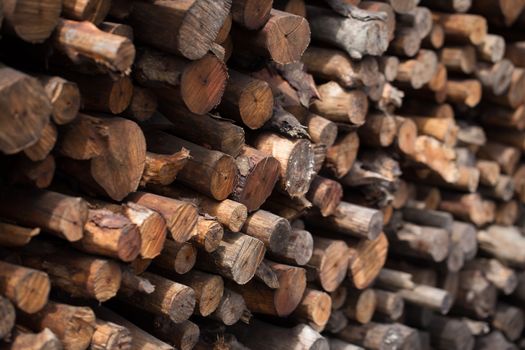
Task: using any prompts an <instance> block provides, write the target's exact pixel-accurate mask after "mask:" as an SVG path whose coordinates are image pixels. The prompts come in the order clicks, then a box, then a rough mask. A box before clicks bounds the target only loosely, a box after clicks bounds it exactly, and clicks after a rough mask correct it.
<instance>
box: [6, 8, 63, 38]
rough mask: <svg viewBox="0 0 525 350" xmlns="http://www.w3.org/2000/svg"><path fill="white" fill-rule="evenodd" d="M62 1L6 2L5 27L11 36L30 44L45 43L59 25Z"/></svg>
mask: <svg viewBox="0 0 525 350" xmlns="http://www.w3.org/2000/svg"><path fill="white" fill-rule="evenodd" d="M61 10H62V1H56V0H51V1H46V2H40V1H36V2H34V1H28V0H6V1H4V2H3V16H4V27H6V29H7V30H8V32H9V33H10V34H14V35H16V36H17V37H19V38H20V39H22V40H24V41H27V42H30V43H41V42H44V41H45V40H46V39H47V38H49V36H50V35H51V34H52V32H53V30H54V29H55V27H56V25H57V24H58V21H59V17H60V11H61Z"/></svg>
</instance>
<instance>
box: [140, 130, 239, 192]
mask: <svg viewBox="0 0 525 350" xmlns="http://www.w3.org/2000/svg"><path fill="white" fill-rule="evenodd" d="M146 139H147V143H148V149H150V150H151V151H153V152H157V153H164V154H171V153H174V152H178V151H180V150H181V149H183V148H185V149H187V150H189V151H190V154H191V158H190V159H189V160H188V162H187V163H186V165H185V166H184V168H182V170H181V171H180V172H179V174H178V179H179V180H180V181H182V182H184V183H185V184H187V185H188V186H190V187H192V188H193V189H195V190H196V191H199V192H201V193H204V194H206V195H209V196H211V197H213V198H215V199H217V200H223V199H226V198H227V197H228V196H229V195H230V194H231V193H232V192H233V189H234V188H235V185H236V183H237V167H236V166H235V161H234V159H233V158H232V157H231V156H229V155H227V154H224V153H222V152H218V151H211V150H207V149H205V148H204V147H201V146H198V145H196V144H194V143H191V142H188V141H185V140H183V139H180V138H178V137H176V136H172V135H169V134H167V133H165V132H162V131H148V132H146Z"/></svg>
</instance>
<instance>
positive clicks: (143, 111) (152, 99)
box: [122, 86, 158, 122]
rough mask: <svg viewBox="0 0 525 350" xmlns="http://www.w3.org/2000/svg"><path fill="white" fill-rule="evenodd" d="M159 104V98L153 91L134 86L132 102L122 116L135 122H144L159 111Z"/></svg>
mask: <svg viewBox="0 0 525 350" xmlns="http://www.w3.org/2000/svg"><path fill="white" fill-rule="evenodd" d="M157 104H158V102H157V96H156V95H155V94H154V93H153V92H152V91H151V90H149V89H145V88H143V87H140V86H133V96H132V97H131V102H130V103H129V106H128V108H126V110H125V111H124V112H122V114H123V115H125V116H126V117H128V118H131V119H133V120H135V121H138V122H143V121H146V120H148V119H150V118H151V117H152V116H153V114H154V113H155V111H156V110H157Z"/></svg>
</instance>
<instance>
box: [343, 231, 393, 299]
mask: <svg viewBox="0 0 525 350" xmlns="http://www.w3.org/2000/svg"><path fill="white" fill-rule="evenodd" d="M347 244H348V246H349V255H350V257H349V263H348V277H349V279H351V283H352V285H353V286H354V287H355V288H357V289H363V288H367V287H368V286H369V285H370V284H371V283H372V282H373V281H374V280H375V279H376V277H377V276H378V274H379V273H380V271H381V269H382V268H383V266H384V265H385V261H386V254H387V250H388V245H389V243H388V240H387V238H386V236H385V234H383V233H381V234H380V235H379V236H378V237H377V238H376V239H375V240H360V241H358V242H357V243H356V242H349V241H347Z"/></svg>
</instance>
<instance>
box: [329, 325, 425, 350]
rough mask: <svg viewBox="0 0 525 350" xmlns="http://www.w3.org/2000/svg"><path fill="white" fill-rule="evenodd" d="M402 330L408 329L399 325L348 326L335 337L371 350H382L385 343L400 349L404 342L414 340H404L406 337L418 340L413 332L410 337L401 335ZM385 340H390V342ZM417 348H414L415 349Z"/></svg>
mask: <svg viewBox="0 0 525 350" xmlns="http://www.w3.org/2000/svg"><path fill="white" fill-rule="evenodd" d="M403 328H408V327H406V326H403V325H401V324H399V323H394V324H381V323H375V322H369V323H367V324H365V325H349V326H347V327H346V328H345V329H343V330H342V331H341V332H339V333H338V335H337V336H338V337H339V338H340V339H343V340H344V341H347V342H350V343H352V344H357V345H359V346H363V347H365V348H367V349H372V350H379V349H384V348H385V346H384V344H385V343H387V342H388V343H389V345H390V346H393V347H401V346H402V345H403V344H404V343H405V342H407V343H409V344H411V343H412V342H413V341H414V339H410V340H409V339H406V338H408V337H412V338H414V337H415V338H416V340H419V339H417V333H415V332H412V334H411V335H403V333H405V329H403ZM409 329H410V328H409ZM387 339H392V341H389V340H387ZM412 346H414V345H412ZM417 348H418V347H415V349H417Z"/></svg>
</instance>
